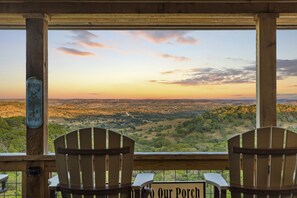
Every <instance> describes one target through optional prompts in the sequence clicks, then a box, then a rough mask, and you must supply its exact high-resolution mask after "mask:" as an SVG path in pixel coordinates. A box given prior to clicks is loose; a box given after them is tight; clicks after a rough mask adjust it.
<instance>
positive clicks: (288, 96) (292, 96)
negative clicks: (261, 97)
mask: <svg viewBox="0 0 297 198" xmlns="http://www.w3.org/2000/svg"><path fill="white" fill-rule="evenodd" d="M277 98H278V99H291V100H297V94H286V93H284V94H277Z"/></svg>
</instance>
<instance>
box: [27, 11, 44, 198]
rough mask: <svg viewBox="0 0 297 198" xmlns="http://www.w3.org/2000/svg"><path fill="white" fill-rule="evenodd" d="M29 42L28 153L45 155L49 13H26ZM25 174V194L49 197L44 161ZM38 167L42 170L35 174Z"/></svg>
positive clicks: (31, 163)
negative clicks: (47, 15) (47, 14)
mask: <svg viewBox="0 0 297 198" xmlns="http://www.w3.org/2000/svg"><path fill="white" fill-rule="evenodd" d="M25 18H26V30H27V43H26V55H27V56H26V84H27V87H26V91H27V94H26V101H27V102H26V106H27V109H26V112H27V114H26V124H27V138H26V139H27V142H26V143H27V150H26V152H27V155H44V154H47V152H48V150H47V147H48V143H47V138H48V126H47V125H48V124H47V122H48V114H47V111H48V106H47V104H48V49H47V42H48V38H47V37H48V36H47V35H48V32H47V31H48V24H47V20H46V16H45V15H42V14H34V15H28V16H25ZM32 167H33V172H31V174H29V171H27V172H26V173H25V174H24V175H23V176H25V178H26V179H25V181H26V193H25V195H23V197H27V198H32V197H47V189H45V186H46V184H45V182H46V181H45V178H48V177H47V176H45V173H44V163H43V162H34V161H32V162H28V163H27V170H28V169H29V168H31V170H32ZM34 167H37V168H40V173H39V174H36V175H34Z"/></svg>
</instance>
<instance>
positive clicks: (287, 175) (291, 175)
mask: <svg viewBox="0 0 297 198" xmlns="http://www.w3.org/2000/svg"><path fill="white" fill-rule="evenodd" d="M296 146H297V134H296V133H294V132H292V131H289V130H287V134H286V145H285V147H286V148H290V147H296ZM295 171H296V155H293V156H292V155H290V156H288V155H285V157H284V173H283V186H287V185H292V184H294V183H296V178H295V175H296V172H295ZM294 196H296V194H295V195H294ZM282 197H283V198H286V197H290V195H287V196H282Z"/></svg>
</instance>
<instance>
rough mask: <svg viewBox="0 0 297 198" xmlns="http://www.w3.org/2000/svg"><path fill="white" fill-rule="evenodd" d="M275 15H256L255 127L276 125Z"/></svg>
mask: <svg viewBox="0 0 297 198" xmlns="http://www.w3.org/2000/svg"><path fill="white" fill-rule="evenodd" d="M276 17H277V15H276V14H274V13H272V14H258V15H257V16H256V37H257V43H256V50H257V56H256V59H257V79H256V85H257V90H256V93H257V97H256V98H257V105H256V108H257V127H258V128H259V127H265V126H276Z"/></svg>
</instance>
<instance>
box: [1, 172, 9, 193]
mask: <svg viewBox="0 0 297 198" xmlns="http://www.w3.org/2000/svg"><path fill="white" fill-rule="evenodd" d="M7 179H8V175H7V174H0V182H1V184H2V187H1V189H0V193H3V192H5V191H6V190H7V188H6V182H7Z"/></svg>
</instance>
